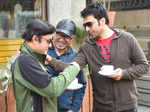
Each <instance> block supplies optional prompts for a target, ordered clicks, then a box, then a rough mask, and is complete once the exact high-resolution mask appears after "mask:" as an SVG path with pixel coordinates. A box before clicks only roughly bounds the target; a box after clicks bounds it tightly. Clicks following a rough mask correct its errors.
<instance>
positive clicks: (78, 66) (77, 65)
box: [71, 61, 80, 71]
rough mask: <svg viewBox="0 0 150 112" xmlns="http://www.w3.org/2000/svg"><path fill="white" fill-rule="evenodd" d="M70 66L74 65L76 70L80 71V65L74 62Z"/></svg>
mask: <svg viewBox="0 0 150 112" xmlns="http://www.w3.org/2000/svg"><path fill="white" fill-rule="evenodd" d="M71 64H73V65H75V66H76V67H77V68H78V70H79V71H80V65H79V64H78V63H77V62H75V61H74V62H72V63H71Z"/></svg>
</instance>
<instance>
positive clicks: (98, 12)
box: [81, 2, 109, 25]
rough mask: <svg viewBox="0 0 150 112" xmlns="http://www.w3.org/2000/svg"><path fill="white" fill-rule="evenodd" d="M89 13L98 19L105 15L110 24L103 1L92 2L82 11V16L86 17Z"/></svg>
mask: <svg viewBox="0 0 150 112" xmlns="http://www.w3.org/2000/svg"><path fill="white" fill-rule="evenodd" d="M89 15H93V16H94V17H95V18H96V19H97V20H100V19H101V18H103V17H104V18H105V19H106V24H107V25H108V24H109V18H108V13H107V10H106V8H105V7H104V5H103V3H102V2H96V3H94V4H90V5H88V6H87V7H86V8H85V9H83V10H82V11H81V17H83V18H85V17H87V16H89Z"/></svg>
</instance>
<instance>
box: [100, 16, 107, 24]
mask: <svg viewBox="0 0 150 112" xmlns="http://www.w3.org/2000/svg"><path fill="white" fill-rule="evenodd" d="M105 21H106V20H105V18H104V17H102V18H101V19H100V20H99V22H100V24H101V25H105Z"/></svg>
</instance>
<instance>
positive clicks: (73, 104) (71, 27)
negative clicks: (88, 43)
mask: <svg viewBox="0 0 150 112" xmlns="http://www.w3.org/2000/svg"><path fill="white" fill-rule="evenodd" d="M75 33H76V25H75V23H74V22H73V21H72V20H70V19H63V20H61V21H60V22H59V23H58V24H57V26H56V35H55V36H54V37H53V46H52V47H51V48H49V50H48V54H49V55H50V56H52V57H53V58H57V59H59V60H61V61H63V62H67V63H70V62H71V61H72V60H73V59H74V57H75V56H76V55H77V52H76V51H75V50H74V49H73V48H71V47H70V44H71V41H72V39H73V38H74V37H75ZM47 69H48V70H49V72H50V73H52V74H53V75H54V76H58V72H56V71H55V70H53V69H52V68H51V67H50V66H47ZM77 79H78V82H79V83H81V84H82V85H83V87H81V88H79V89H75V90H71V91H67V92H64V93H62V94H61V96H59V100H58V102H59V103H58V104H59V105H58V110H59V112H78V111H79V109H80V107H81V106H82V101H83V97H84V93H85V88H86V79H85V76H84V73H83V71H80V72H79V74H78V76H77Z"/></svg>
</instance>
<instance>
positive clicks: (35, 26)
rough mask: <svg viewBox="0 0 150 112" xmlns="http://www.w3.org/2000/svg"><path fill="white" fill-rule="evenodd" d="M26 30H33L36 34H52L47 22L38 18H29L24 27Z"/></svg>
mask: <svg viewBox="0 0 150 112" xmlns="http://www.w3.org/2000/svg"><path fill="white" fill-rule="evenodd" d="M26 29H27V30H30V31H32V32H33V34H36V35H46V34H52V33H53V32H54V31H53V30H52V29H51V28H50V27H49V25H48V23H46V22H45V21H42V20H40V19H34V20H31V21H30V23H29V24H28V25H27V27H26Z"/></svg>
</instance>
